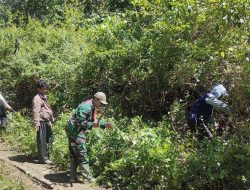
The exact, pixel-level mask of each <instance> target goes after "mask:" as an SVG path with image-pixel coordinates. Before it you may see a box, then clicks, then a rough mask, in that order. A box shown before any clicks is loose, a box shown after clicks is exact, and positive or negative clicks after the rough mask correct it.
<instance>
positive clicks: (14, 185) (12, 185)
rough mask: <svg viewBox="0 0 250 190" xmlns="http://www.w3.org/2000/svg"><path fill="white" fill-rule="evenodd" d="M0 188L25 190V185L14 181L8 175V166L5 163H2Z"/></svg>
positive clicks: (4, 189) (0, 164) (3, 189)
mask: <svg viewBox="0 0 250 190" xmlns="http://www.w3.org/2000/svg"><path fill="white" fill-rule="evenodd" d="M0 166H1V169H0V189H2V190H25V188H24V187H23V185H22V184H21V183H20V182H18V181H14V180H13V179H11V178H10V176H8V175H6V173H7V171H6V166H4V164H3V163H0Z"/></svg>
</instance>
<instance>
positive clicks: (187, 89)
mask: <svg viewBox="0 0 250 190" xmlns="http://www.w3.org/2000/svg"><path fill="white" fill-rule="evenodd" d="M0 9H1V15H0V17H1V20H0V25H1V30H0V37H1V43H0V68H1V70H0V79H1V80H0V88H1V91H2V92H3V94H4V95H5V97H6V99H8V100H10V101H11V104H12V105H13V107H14V108H15V109H18V110H23V109H25V110H29V109H30V107H31V99H32V97H33V96H34V94H35V88H34V83H35V81H36V80H37V79H38V78H44V79H46V80H47V81H48V82H49V85H50V94H49V97H50V102H51V104H52V105H53V108H54V109H55V110H56V113H57V115H59V114H60V113H61V112H65V111H66V110H68V109H69V108H72V107H75V106H76V105H77V104H78V103H79V102H80V101H81V100H82V99H83V98H89V97H91V95H92V94H93V93H94V92H96V91H97V90H101V91H104V92H106V93H107V94H108V97H109V101H110V102H111V107H110V108H111V109H110V110H111V111H110V112H109V113H108V114H109V115H110V116H111V115H112V116H114V117H115V118H116V119H117V120H119V119H120V118H122V117H125V116H126V117H129V118H130V117H134V116H137V115H139V116H142V118H143V119H145V118H146V119H149V120H148V121H149V122H148V123H150V121H151V119H153V120H154V121H155V120H157V121H161V120H162V118H165V119H164V120H166V121H164V122H162V123H161V122H160V124H158V125H157V124H146V123H143V122H142V121H141V124H138V123H136V122H134V123H133V122H132V123H133V124H128V123H126V122H125V121H124V122H125V123H123V121H122V120H119V121H120V123H123V124H124V125H123V126H122V125H121V124H120V125H119V124H117V125H118V127H117V128H118V129H121V128H123V127H124V128H128V129H127V131H125V132H123V131H122V132H121V131H119V130H118V129H117V130H118V131H116V130H114V131H113V133H112V134H113V135H114V136H113V137H112V136H108V137H107V136H104V137H103V134H102V135H100V136H101V137H100V138H102V140H103V141H105V139H107V141H108V142H105V143H106V144H107V145H110V146H111V147H112V146H113V145H112V144H113V143H114V142H115V143H114V144H117V146H116V147H113V149H115V150H117V151H118V152H117V153H116V154H117V155H118V156H117V155H115V156H114V157H112V156H110V154H112V151H111V150H110V149H108V148H107V147H103V145H102V144H98V143H99V142H100V141H99V142H98V141H97V142H95V141H94V140H93V144H92V145H90V146H93V147H92V149H94V151H93V155H92V156H93V159H94V160H95V157H97V158H98V159H101V161H100V163H99V162H98V161H96V163H94V165H93V167H94V170H95V172H96V175H98V176H102V177H103V178H105V179H107V180H108V181H110V183H112V184H113V185H114V184H115V186H119V185H120V187H124V186H126V185H128V183H130V182H131V181H132V182H133V183H130V184H131V187H130V186H129V187H128V188H127V189H136V188H135V187H139V186H141V188H142V189H151V188H152V187H153V188H156V189H157V188H158V189H166V188H169V189H171V188H172V189H173V188H181V187H182V188H183V186H185V188H187V189H192V188H195V189H197V188H198V189H201V188H202V189H216V188H218V189H230V188H231V189H236V188H235V187H237V185H239V186H241V187H242V188H243V189H244V188H246V187H247V185H249V177H250V176H249V172H248V171H249V170H248V171H244V170H243V169H242V170H239V171H238V172H236V171H235V170H234V169H232V168H231V166H232V165H233V163H234V160H235V159H236V160H237V159H238V160H237V164H238V165H237V164H236V165H237V166H238V168H241V167H242V168H243V167H248V168H249V159H247V158H246V157H248V156H249V138H248V137H247V136H245V135H244V134H249V127H248V121H249V119H248V115H249V111H250V110H249V109H248V107H249V105H250V102H249V95H250V86H249V82H250V81H249V73H250V72H249V69H250V67H249V65H250V63H249V61H250V48H249V47H250V46H249V43H250V36H249V30H250V29H249V27H250V23H249V20H250V3H249V2H248V1H238V0H228V1H225V2H223V1H219V0H209V1H206V2H204V1H189V2H187V1H182V0H181V1H174V0H164V1H162V0H137V1H135V0H117V1H112V0H110V1H104V0H103V1H97V0H79V1H74V0H71V1H63V0H50V1H38V0H32V1H30V0H27V1H19V0H15V1H2V3H1V7H0ZM219 82H221V83H223V84H224V85H225V86H226V87H227V89H228V92H229V94H230V96H229V97H228V102H229V104H230V105H231V106H232V110H233V113H232V114H231V116H230V117H228V118H229V119H225V120H226V121H225V123H227V124H228V125H230V126H231V128H232V129H233V130H232V131H233V132H232V131H231V132H230V134H227V136H226V137H223V139H216V140H215V142H214V143H215V145H214V146H216V147H210V149H209V148H204V149H202V151H205V152H204V154H202V153H203V152H202V153H201V152H200V151H197V152H196V149H197V147H196V146H194V147H192V144H193V142H190V139H189V138H187V139H186V137H185V136H181V138H183V139H184V140H182V141H181V140H180V139H179V138H180V136H179V135H180V134H179V133H180V132H181V129H183V128H184V122H185V111H186V109H188V107H189V105H190V103H191V102H192V101H193V100H194V99H195V98H197V96H198V95H200V94H201V93H203V92H205V91H207V90H209V89H211V87H212V86H213V85H214V84H216V83H219ZM26 113H29V112H26ZM144 121H145V120H144ZM60 122H62V121H60ZM65 122H66V121H65ZM60 124H61V125H63V124H62V123H60ZM137 124H138V125H139V126H144V127H141V128H140V127H139V126H137ZM58 125H59V124H58ZM130 125H132V126H137V127H138V131H137V132H136V134H137V135H135V136H134V137H132V138H131V139H130V136H131V135H132V136H133V133H135V132H134V131H135V129H133V127H132V128H131V126H130ZM166 125H167V126H168V127H166ZM154 126H158V127H157V128H156V129H152V130H150V131H149V132H147V130H146V128H151V127H154ZM139 128H140V129H139ZM162 130H163V131H162ZM173 131H174V132H173ZM176 131H178V132H179V133H178V132H176ZM172 132H173V133H174V134H172ZM162 133H163V134H164V133H170V134H167V135H166V136H164V135H163V136H161V135H160V134H162ZM232 133H235V134H236V136H235V137H233V136H230V135H235V134H232ZM124 135H125V136H128V137H126V138H125V137H124ZM147 135H149V136H147ZM151 135H152V136H151ZM171 135H172V136H173V137H171ZM175 135H177V136H178V137H176V138H174V137H175ZM182 135H183V134H182ZM137 138H138V139H140V138H143V139H144V140H145V144H143V143H144V141H143V140H142V141H140V140H139V142H140V143H139V144H137V143H136V144H135V145H134V143H133V142H134V141H133V139H137ZM151 138H152V139H154V138H155V140H153V141H152V142H153V143H151V144H148V143H147V142H146V141H148V140H149V139H151ZM224 138H225V139H224ZM60 139H61V140H60V141H58V142H61V141H62V140H63V138H61V137H60ZM138 139H137V140H136V141H138ZM177 139H178V140H177ZM228 139H230V141H229V142H228V141H227V140H228ZM232 139H233V140H232ZM130 140H131V141H130ZM91 142H92V141H91ZM150 142H151V141H150ZM105 143H104V144H105ZM224 143H225V144H224ZM239 143H242V144H241V145H240V144H239ZM163 144H164V145H163ZM185 144H187V145H185ZM165 145H166V147H165ZM189 145H190V147H188V146H189ZM29 146H30V145H29ZM131 146H132V150H131V151H128V149H131ZM151 146H152V147H151ZM169 146H171V147H176V149H169V148H168V147H169ZM204 146H205V145H204ZM209 146H212V145H211V144H209V143H208V145H206V147H209ZM64 148H65V147H64ZM64 148H63V150H64V151H65V150H66V148H65V149H64ZM213 148H214V149H215V150H216V151H215V153H214V154H212V155H213V156H214V157H213V156H212V157H211V163H210V157H209V159H208V158H207V157H208V156H211V155H210V153H211V151H212V150H213ZM59 149H60V148H59ZM95 150H96V152H95ZM101 150H105V151H104V152H102V151H101ZM184 150H185V151H184ZM152 151H153V152H152ZM209 151H210V152H209ZM182 152H184V153H182ZM100 153H101V154H100ZM182 154H184V156H183V157H182V156H180V155H182ZM102 155H106V156H105V158H107V160H105V161H104V160H103V159H102ZM235 155H236V157H235ZM241 156H242V157H241ZM108 158H109V159H108ZM110 159H111V160H110ZM168 159H169V162H170V163H169V164H170V166H171V167H170V169H169V167H168V165H167V164H166V162H168ZM216 160H220V161H218V162H216ZM60 161H61V160H60ZM60 161H59V162H60ZM59 162H58V163H59ZM107 163H109V164H108V166H107ZM207 163H208V167H204V165H205V164H207ZM218 163H219V166H218ZM133 164H134V165H133ZM157 164H158V165H157ZM181 164H184V165H185V167H184V168H183V170H185V172H184V171H182V168H181ZM210 164H211V165H210ZM216 164H217V165H216ZM155 165H157V169H156V168H154V166H155ZM230 165H231V166H230ZM163 166H164V167H163ZM105 167H107V168H106V169H104V168H105ZM158 167H159V168H158ZM100 168H101V169H102V171H101V169H100ZM154 169H155V170H154ZM224 169H225V170H224ZM103 171H105V172H103ZM125 171H126V172H127V171H129V172H131V173H129V172H127V173H126V172H125ZM140 171H141V172H140ZM218 171H220V172H221V173H220V174H218V175H217V173H218ZM208 172H210V173H209V174H208ZM133 173H135V174H134V175H135V176H134V175H132V174H133ZM161 175H162V176H163V178H162V179H161V178H160V176H161ZM207 175H208V176H207ZM142 176H144V177H145V176H149V178H148V181H149V182H148V183H147V182H145V181H144V180H145V178H144V179H141V180H140V178H142ZM194 176H200V178H198V179H199V180H200V181H197V180H198V179H195V177H194ZM232 180H235V183H232V184H231V181H232ZM216 184H217V186H216ZM228 184H230V185H229V186H227V185H228ZM209 185H210V186H209ZM229 187H230V188H229Z"/></svg>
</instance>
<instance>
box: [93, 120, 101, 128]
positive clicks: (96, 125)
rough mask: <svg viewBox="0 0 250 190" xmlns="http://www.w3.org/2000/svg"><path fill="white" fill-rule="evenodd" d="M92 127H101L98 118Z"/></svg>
mask: <svg viewBox="0 0 250 190" xmlns="http://www.w3.org/2000/svg"><path fill="white" fill-rule="evenodd" d="M92 127H93V128H97V127H99V123H98V121H97V120H95V121H94V122H93V124H92Z"/></svg>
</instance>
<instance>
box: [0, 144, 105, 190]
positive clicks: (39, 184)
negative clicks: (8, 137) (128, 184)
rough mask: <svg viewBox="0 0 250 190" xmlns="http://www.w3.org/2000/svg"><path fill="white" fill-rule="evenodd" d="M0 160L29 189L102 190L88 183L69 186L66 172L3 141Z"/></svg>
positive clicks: (0, 147) (0, 148)
mask: <svg viewBox="0 0 250 190" xmlns="http://www.w3.org/2000/svg"><path fill="white" fill-rule="evenodd" d="M0 161H1V163H2V164H4V166H5V167H6V168H8V170H10V171H11V172H10V173H11V174H10V176H11V177H13V179H20V181H22V183H23V186H24V187H28V188H27V189H29V190H30V189H31V190H33V189H34V190H45V189H56V190H64V189H65V190H68V189H69V190H71V189H74V190H83V189H84V190H104V188H100V187H97V186H94V185H92V184H89V183H74V184H73V187H71V186H70V184H69V183H68V178H69V177H68V175H67V173H66V172H56V171H55V168H53V166H49V165H44V164H38V163H37V160H33V159H32V158H30V157H28V156H25V155H23V154H22V153H19V152H17V151H15V150H12V149H11V148H10V147H8V146H7V145H6V144H4V143H0ZM19 177H20V178H19Z"/></svg>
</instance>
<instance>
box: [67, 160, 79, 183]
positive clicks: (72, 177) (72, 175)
mask: <svg viewBox="0 0 250 190" xmlns="http://www.w3.org/2000/svg"><path fill="white" fill-rule="evenodd" d="M69 180H70V182H71V183H75V182H77V181H78V179H77V164H76V161H75V160H74V159H71V161H70V178H69Z"/></svg>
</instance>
